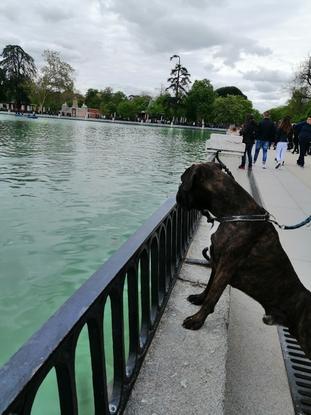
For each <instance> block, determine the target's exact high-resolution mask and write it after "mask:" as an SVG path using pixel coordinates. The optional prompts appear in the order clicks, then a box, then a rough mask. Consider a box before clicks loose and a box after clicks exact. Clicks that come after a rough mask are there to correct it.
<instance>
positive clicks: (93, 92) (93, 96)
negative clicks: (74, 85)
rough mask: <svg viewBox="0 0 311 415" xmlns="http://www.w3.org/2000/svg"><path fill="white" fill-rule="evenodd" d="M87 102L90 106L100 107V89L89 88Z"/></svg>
mask: <svg viewBox="0 0 311 415" xmlns="http://www.w3.org/2000/svg"><path fill="white" fill-rule="evenodd" d="M85 104H86V105H87V106H88V107H89V108H97V109H99V108H100V104H101V93H100V92H99V91H98V89H93V88H90V89H88V90H87V92H86V95H85Z"/></svg>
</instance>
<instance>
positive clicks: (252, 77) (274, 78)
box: [242, 68, 292, 84]
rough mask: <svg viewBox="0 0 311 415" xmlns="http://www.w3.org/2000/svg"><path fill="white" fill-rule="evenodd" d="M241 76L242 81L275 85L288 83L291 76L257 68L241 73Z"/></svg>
mask: <svg viewBox="0 0 311 415" xmlns="http://www.w3.org/2000/svg"><path fill="white" fill-rule="evenodd" d="M242 75H243V78H244V79H247V80H249V81H257V82H259V81H260V82H273V83H277V84H279V83H284V82H288V81H289V79H290V78H291V76H292V75H291V74H290V73H288V72H284V71H281V70H273V69H266V68H259V69H258V70H255V71H246V72H244V73H242Z"/></svg>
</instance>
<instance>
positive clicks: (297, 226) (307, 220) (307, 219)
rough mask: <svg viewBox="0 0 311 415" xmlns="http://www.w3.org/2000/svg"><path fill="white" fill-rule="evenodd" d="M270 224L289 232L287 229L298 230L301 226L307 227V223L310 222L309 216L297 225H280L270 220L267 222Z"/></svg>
mask: <svg viewBox="0 0 311 415" xmlns="http://www.w3.org/2000/svg"><path fill="white" fill-rule="evenodd" d="M268 221H269V222H271V223H274V224H275V225H277V226H278V227H279V228H280V229H284V230H289V229H298V228H301V227H302V226H305V225H307V224H308V223H310V222H311V215H310V216H308V217H307V218H306V219H305V220H303V221H302V222H299V223H297V224H296V225H280V224H279V223H278V222H277V221H276V220H273V219H270V218H269V220H268Z"/></svg>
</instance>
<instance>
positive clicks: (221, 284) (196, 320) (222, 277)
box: [183, 258, 235, 330]
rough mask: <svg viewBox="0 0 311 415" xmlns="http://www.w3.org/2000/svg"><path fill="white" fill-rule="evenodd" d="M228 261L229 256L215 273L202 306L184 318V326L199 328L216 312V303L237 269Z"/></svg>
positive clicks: (192, 328) (193, 328) (191, 328)
mask: <svg viewBox="0 0 311 415" xmlns="http://www.w3.org/2000/svg"><path fill="white" fill-rule="evenodd" d="M227 261H230V259H228V258H227V259H226V260H225V261H222V263H221V264H218V266H217V269H216V271H215V275H214V277H213V279H212V281H211V284H210V286H209V287H208V292H207V294H206V296H205V298H204V300H203V304H202V307H201V308H200V310H199V311H198V312H197V313H195V314H193V315H192V316H190V317H187V318H186V319H185V320H184V322H183V327H184V328H186V329H190V330H198V329H199V328H201V327H202V325H203V324H204V321H205V320H206V317H207V316H208V315H209V314H211V313H213V312H214V308H215V305H216V304H217V302H218V300H219V298H220V296H221V295H222V293H223V292H224V289H225V288H226V286H227V285H228V283H229V282H230V280H231V277H232V275H233V273H234V270H235V267H234V264H232V263H231V265H229V264H230V262H228V265H227ZM206 289H207V287H206ZM203 293H204V292H203ZM203 293H202V294H203Z"/></svg>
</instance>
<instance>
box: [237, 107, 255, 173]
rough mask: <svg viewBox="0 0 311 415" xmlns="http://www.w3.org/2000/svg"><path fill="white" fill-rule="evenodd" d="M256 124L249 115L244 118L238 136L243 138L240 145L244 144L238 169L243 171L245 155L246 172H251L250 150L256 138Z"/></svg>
mask: <svg viewBox="0 0 311 415" xmlns="http://www.w3.org/2000/svg"><path fill="white" fill-rule="evenodd" d="M257 129H258V126H257V123H256V121H255V120H254V117H253V116H252V115H251V114H249V115H247V116H246V119H245V123H244V125H243V127H242V129H241V130H240V135H241V136H242V137H243V140H242V143H245V151H244V154H243V156H242V161H241V164H240V166H239V169H243V170H244V169H245V163H246V154H247V157H248V170H252V148H253V145H254V142H255V139H256V137H257Z"/></svg>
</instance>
